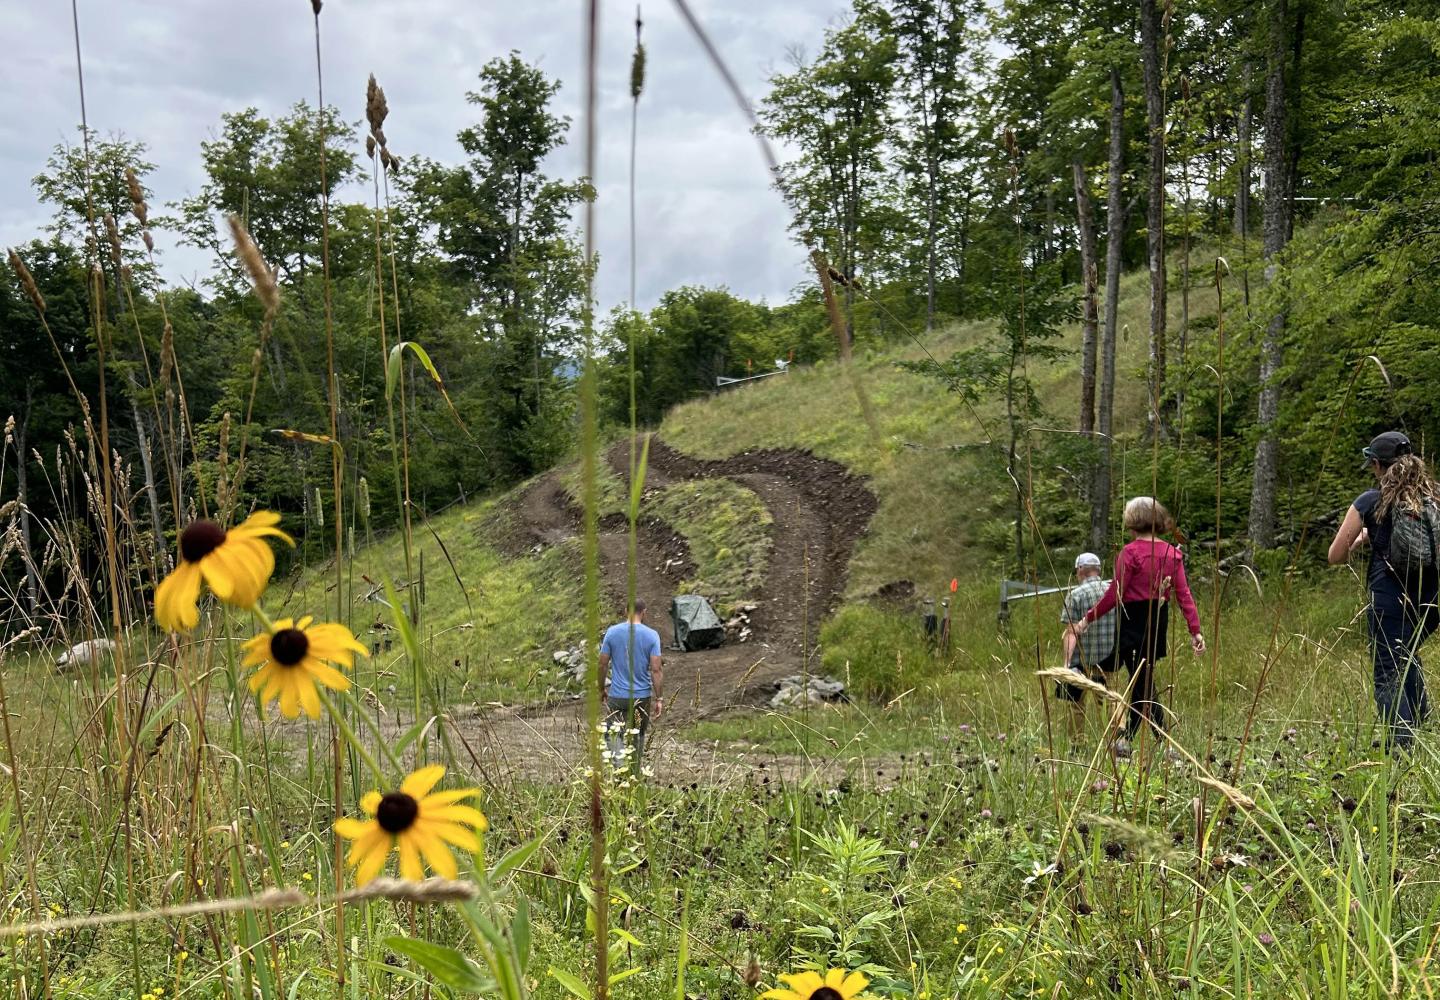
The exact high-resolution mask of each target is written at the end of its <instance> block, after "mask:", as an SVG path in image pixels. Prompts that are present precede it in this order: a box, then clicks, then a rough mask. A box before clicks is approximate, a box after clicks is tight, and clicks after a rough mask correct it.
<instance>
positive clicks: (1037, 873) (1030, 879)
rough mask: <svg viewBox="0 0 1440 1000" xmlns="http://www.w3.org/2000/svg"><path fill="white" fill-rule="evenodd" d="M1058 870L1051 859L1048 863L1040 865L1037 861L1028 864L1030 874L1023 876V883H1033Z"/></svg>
mask: <svg viewBox="0 0 1440 1000" xmlns="http://www.w3.org/2000/svg"><path fill="white" fill-rule="evenodd" d="M1059 870H1060V869H1059V867H1058V866H1057V865H1056V864H1055V862H1053V861H1052V862H1050V864H1048V865H1042V864H1040V862H1038V861H1037V862H1035V863H1034V864H1033V865H1031V866H1030V874H1029V875H1027V876H1026V877H1025V884H1026V885H1034V884H1035V883H1036V882H1038V881H1039V880H1040V879H1042V878H1048V877H1050V876H1051V875H1054V874H1055V873H1056V872H1057V871H1059Z"/></svg>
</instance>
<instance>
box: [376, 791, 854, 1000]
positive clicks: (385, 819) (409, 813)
mask: <svg viewBox="0 0 1440 1000" xmlns="http://www.w3.org/2000/svg"><path fill="white" fill-rule="evenodd" d="M419 816H420V803H418V802H416V801H415V799H414V798H413V797H411V796H409V795H406V794H405V793H404V792H386V793H385V796H384V797H383V798H382V799H381V800H380V805H379V807H377V808H376V810H375V820H376V822H378V823H379V824H380V829H382V830H384V831H385V832H386V833H404V832H405V831H406V830H408V829H410V827H411V826H413V825H414V824H415V820H416V819H417V818H418V817H419ZM834 1000H843V998H842V997H841V996H840V995H839V994H838V993H837V994H835V998H834Z"/></svg>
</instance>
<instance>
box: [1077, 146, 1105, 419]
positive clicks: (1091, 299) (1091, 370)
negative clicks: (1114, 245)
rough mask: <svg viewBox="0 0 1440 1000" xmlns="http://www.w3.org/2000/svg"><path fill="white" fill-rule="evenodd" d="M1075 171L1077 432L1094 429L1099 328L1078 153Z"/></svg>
mask: <svg viewBox="0 0 1440 1000" xmlns="http://www.w3.org/2000/svg"><path fill="white" fill-rule="evenodd" d="M1070 166H1071V169H1072V170H1073V171H1074V175H1075V219H1076V222H1077V224H1078V226H1079V229H1080V270H1081V284H1082V286H1083V288H1084V289H1085V291H1084V295H1083V297H1082V299H1081V317H1082V325H1081V328H1082V330H1083V333H1082V336H1081V340H1080V433H1081V434H1084V435H1085V436H1086V437H1091V436H1093V435H1094V432H1095V352H1096V347H1097V343H1096V342H1097V340H1098V339H1099V332H1100V304H1099V302H1098V301H1097V299H1098V296H1099V280H1100V278H1099V271H1098V264H1097V262H1096V260H1095V254H1096V245H1095V211H1094V208H1093V207H1092V206H1091V204H1090V185H1089V183H1088V182H1087V181H1086V179H1085V165H1084V164H1083V163H1081V162H1080V160H1079V158H1078V157H1077V158H1076V159H1075V160H1074V161H1073V162H1072V163H1071V164H1070Z"/></svg>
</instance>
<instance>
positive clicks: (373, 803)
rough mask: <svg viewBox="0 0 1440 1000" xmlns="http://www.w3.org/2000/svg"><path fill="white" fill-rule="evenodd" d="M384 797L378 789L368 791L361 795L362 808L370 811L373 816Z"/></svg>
mask: <svg viewBox="0 0 1440 1000" xmlns="http://www.w3.org/2000/svg"><path fill="white" fill-rule="evenodd" d="M382 797H383V796H381V794H380V793H379V792H377V791H374V790H371V791H368V792H366V793H365V794H364V795H362V796H360V808H361V809H363V810H364V811H365V812H367V813H369V814H370V815H371V816H374V815H375V810H377V809H379V808H380V799H381V798H382Z"/></svg>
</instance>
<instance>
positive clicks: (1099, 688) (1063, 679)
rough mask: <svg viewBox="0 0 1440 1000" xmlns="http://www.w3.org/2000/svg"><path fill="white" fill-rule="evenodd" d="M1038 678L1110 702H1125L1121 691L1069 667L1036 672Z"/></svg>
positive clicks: (1049, 668) (1050, 668)
mask: <svg viewBox="0 0 1440 1000" xmlns="http://www.w3.org/2000/svg"><path fill="white" fill-rule="evenodd" d="M1035 676H1036V677H1043V678H1045V679H1046V680H1051V681H1057V682H1059V683H1061V684H1068V685H1070V686H1071V687H1076V688H1080V689H1081V690H1084V691H1092V692H1094V693H1095V694H1097V695H1099V696H1100V697H1101V698H1105V699H1107V700H1109V701H1124V700H1125V699H1124V698H1123V697H1122V696H1121V694H1120V692H1119V691H1112V690H1111V689H1110V688H1108V687H1106V686H1105V685H1104V684H1101V683H1100V682H1099V681H1097V680H1092V679H1091V678H1089V677H1086V676H1085V675H1084V674H1082V673H1081V672H1080V671H1078V670H1071V669H1070V668H1069V667H1047V668H1046V669H1044V670H1037V671H1035Z"/></svg>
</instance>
